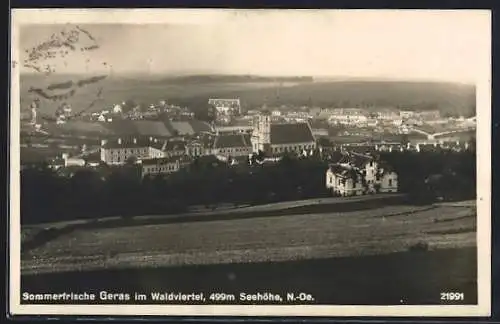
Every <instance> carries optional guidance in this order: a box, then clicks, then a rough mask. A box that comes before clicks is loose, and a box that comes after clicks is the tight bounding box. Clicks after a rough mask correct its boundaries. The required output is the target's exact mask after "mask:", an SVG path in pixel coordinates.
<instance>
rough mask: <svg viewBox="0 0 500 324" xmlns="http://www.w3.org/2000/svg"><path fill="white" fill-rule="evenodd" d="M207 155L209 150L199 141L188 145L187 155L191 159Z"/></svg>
mask: <svg viewBox="0 0 500 324" xmlns="http://www.w3.org/2000/svg"><path fill="white" fill-rule="evenodd" d="M206 154H207V150H206V148H205V146H204V145H203V143H202V142H201V141H198V140H194V141H191V142H188V143H186V155H187V156H189V157H192V158H194V157H198V156H203V155H206Z"/></svg>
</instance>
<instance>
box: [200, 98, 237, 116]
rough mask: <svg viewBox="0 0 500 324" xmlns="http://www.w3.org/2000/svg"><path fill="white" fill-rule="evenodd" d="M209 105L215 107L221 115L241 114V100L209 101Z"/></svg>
mask: <svg viewBox="0 0 500 324" xmlns="http://www.w3.org/2000/svg"><path fill="white" fill-rule="evenodd" d="M208 104H209V105H211V106H213V107H215V109H216V111H217V114H219V115H239V114H241V103H240V99H215V98H213V99H208Z"/></svg>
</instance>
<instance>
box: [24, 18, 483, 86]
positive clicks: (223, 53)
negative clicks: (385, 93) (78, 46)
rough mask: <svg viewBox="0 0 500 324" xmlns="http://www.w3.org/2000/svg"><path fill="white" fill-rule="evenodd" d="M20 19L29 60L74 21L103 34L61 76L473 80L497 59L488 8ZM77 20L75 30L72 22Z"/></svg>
mask: <svg viewBox="0 0 500 324" xmlns="http://www.w3.org/2000/svg"><path fill="white" fill-rule="evenodd" d="M15 15H16V13H15ZM15 15H14V23H15V24H18V25H20V26H21V27H20V28H19V29H18V30H19V34H18V35H19V37H18V39H17V40H18V44H19V46H18V47H17V48H18V49H19V53H20V57H19V60H20V61H22V60H23V59H24V58H26V53H25V50H26V49H29V48H31V47H33V46H35V45H37V44H40V43H41V42H43V41H44V40H48V39H49V38H50V35H51V34H52V33H58V32H60V31H61V30H62V29H63V28H70V27H71V26H75V24H78V25H79V26H81V27H83V28H84V29H85V30H88V31H89V32H90V33H91V34H92V35H93V36H94V37H95V40H96V43H97V44H98V45H99V49H97V50H94V51H90V52H78V53H74V55H68V56H66V57H64V58H61V57H56V58H54V59H53V60H52V61H51V63H50V64H52V65H57V72H62V73H100V72H104V71H106V73H115V74H121V73H155V74H161V75H178V74H203V73H220V74H255V75H275V76H278V75H280V76H292V75H293V76H296V75H307V76H318V77H369V78H395V79H425V80H440V81H452V82H464V83H469V82H475V81H476V80H477V79H478V77H479V76H478V75H479V73H482V72H484V70H481V66H482V65H481V64H483V66H484V60H485V58H487V57H488V56H489V55H490V54H489V53H490V42H491V34H490V16H489V12H487V11H465V10H461V11H437V10H436V11H415V10H412V11H409V10H406V11H402V10H399V11H396V10H393V11H382V10H376V11H375V10H371V11H370V10H367V11H364V10H359V11H358V10H343V11H342V10H341V11H339V10H336V11H330V10H277V11H276V10H269V11H267V10H266V11H263V10H248V11H234V10H228V11H223V10H221V11H217V10H206V11H203V10H182V11H179V12H175V10H170V11H169V12H162V11H161V10H139V11H134V12H131V11H130V10H128V11H125V10H121V11H115V12H111V13H110V12H106V11H105V10H100V11H91V10H90V9H89V10H86V11H84V12H75V11H72V12H68V11H64V10H62V11H60V12H57V14H56V13H54V12H48V11H47V12H45V14H44V13H43V12H38V13H36V14H33V13H31V16H30V15H29V14H26V13H25V14H24V15H22V14H21V13H19V14H18V17H17V18H18V20H16V19H15V18H16V16H15ZM145 21H147V23H144V22H145ZM54 22H55V23H54ZM68 22H71V25H70V27H67V26H66V27H65V25H64V24H67V23H68ZM33 23H35V24H33ZM104 62H106V63H104ZM21 71H22V72H26V71H29V69H25V68H24V69H22V70H21ZM482 77H484V74H483V75H482Z"/></svg>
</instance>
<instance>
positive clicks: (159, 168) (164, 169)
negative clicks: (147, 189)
mask: <svg viewBox="0 0 500 324" xmlns="http://www.w3.org/2000/svg"><path fill="white" fill-rule="evenodd" d="M180 168H181V159H180V158H179V157H164V158H155V159H149V160H145V161H143V162H142V173H141V174H142V177H146V176H158V175H168V174H171V173H174V172H177V171H179V170H180Z"/></svg>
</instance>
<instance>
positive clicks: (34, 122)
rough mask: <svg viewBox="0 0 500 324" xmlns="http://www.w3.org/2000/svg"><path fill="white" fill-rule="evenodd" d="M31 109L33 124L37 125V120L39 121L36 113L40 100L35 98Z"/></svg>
mask: <svg viewBox="0 0 500 324" xmlns="http://www.w3.org/2000/svg"><path fill="white" fill-rule="evenodd" d="M30 109H31V124H32V125H36V121H37V116H36V113H37V110H38V101H37V100H35V101H33V102H32V103H31V106H30Z"/></svg>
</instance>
